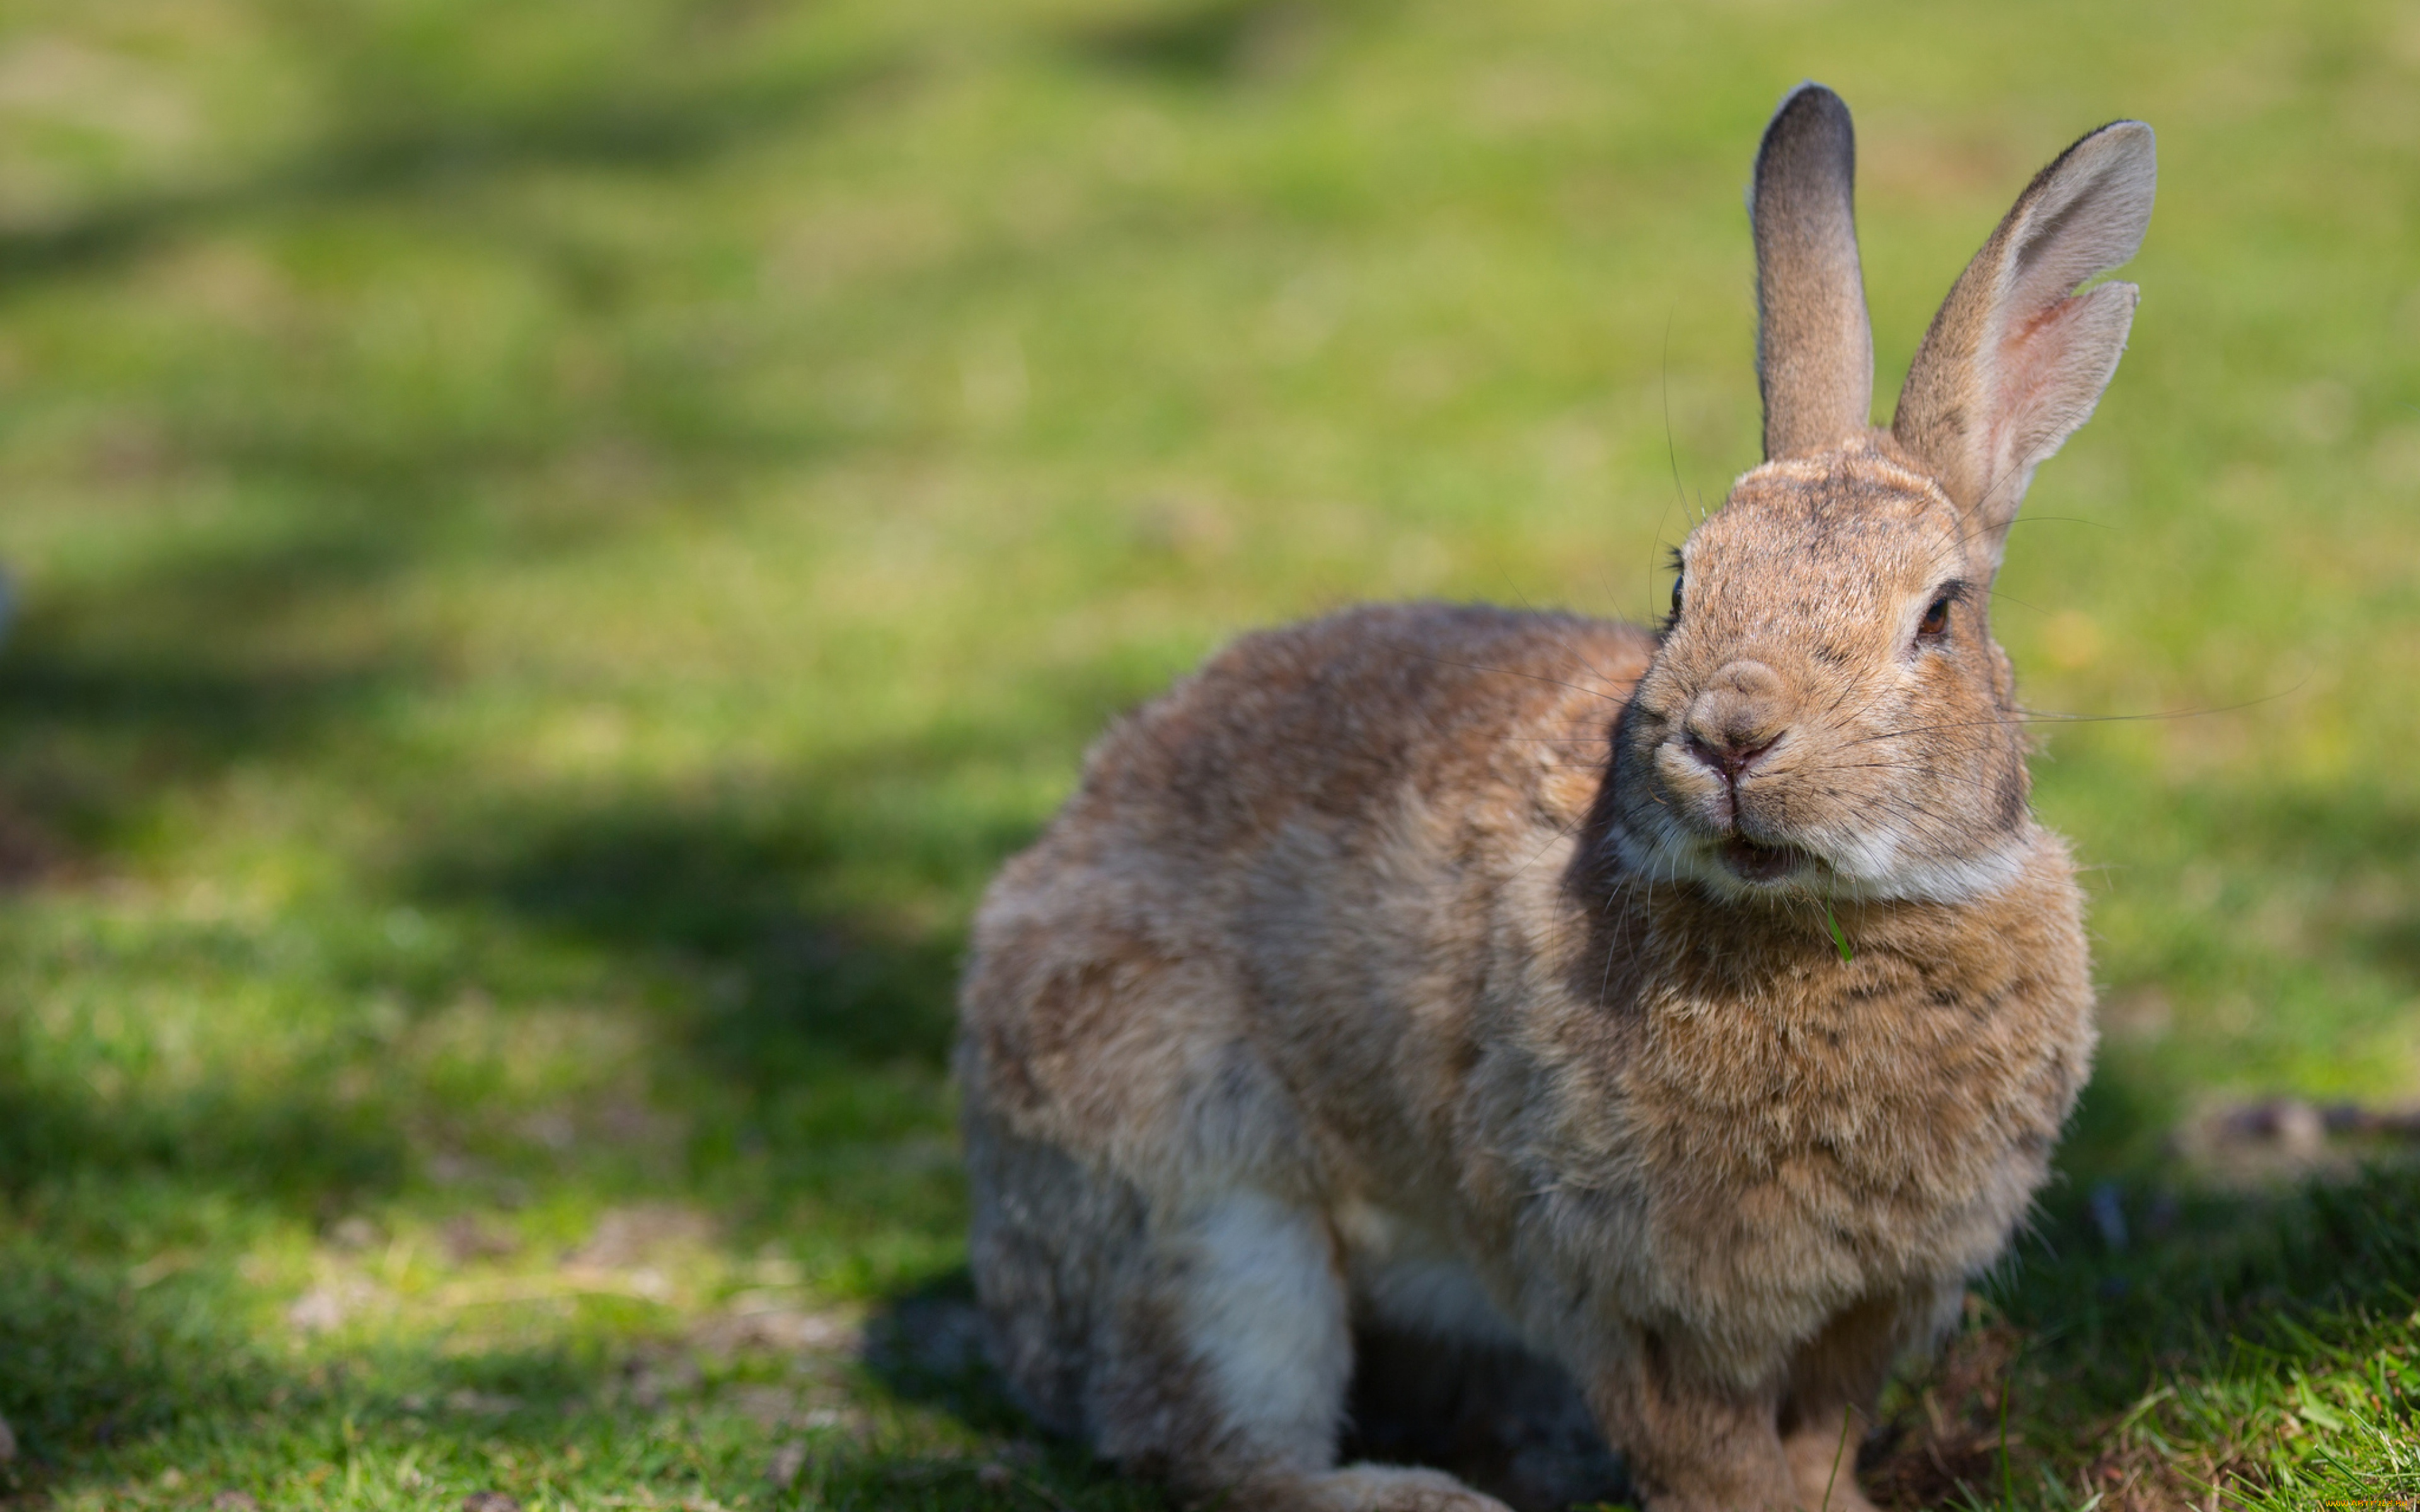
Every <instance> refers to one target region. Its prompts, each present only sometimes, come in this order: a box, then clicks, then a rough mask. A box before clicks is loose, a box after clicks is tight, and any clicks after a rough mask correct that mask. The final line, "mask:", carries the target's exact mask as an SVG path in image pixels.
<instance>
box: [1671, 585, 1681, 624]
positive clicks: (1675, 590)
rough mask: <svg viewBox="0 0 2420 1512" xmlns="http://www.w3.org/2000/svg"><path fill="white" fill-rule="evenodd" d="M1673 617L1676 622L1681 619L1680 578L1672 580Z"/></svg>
mask: <svg viewBox="0 0 2420 1512" xmlns="http://www.w3.org/2000/svg"><path fill="white" fill-rule="evenodd" d="M1672 617H1673V618H1674V619H1676V620H1677V619H1679V618H1680V617H1681V579H1679V578H1678V577H1675V578H1674V579H1672Z"/></svg>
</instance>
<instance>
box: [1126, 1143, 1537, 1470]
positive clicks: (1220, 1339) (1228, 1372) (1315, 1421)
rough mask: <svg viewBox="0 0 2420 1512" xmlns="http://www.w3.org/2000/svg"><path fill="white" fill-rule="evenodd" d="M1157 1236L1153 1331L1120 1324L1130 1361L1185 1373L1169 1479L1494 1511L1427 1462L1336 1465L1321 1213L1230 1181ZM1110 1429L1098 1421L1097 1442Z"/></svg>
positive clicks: (1334, 1345) (1338, 1295) (1339, 1400)
mask: <svg viewBox="0 0 2420 1512" xmlns="http://www.w3.org/2000/svg"><path fill="white" fill-rule="evenodd" d="M1156 1247H1157V1248H1158V1249H1159V1251H1160V1264H1159V1265H1158V1266H1157V1267H1156V1268H1155V1274H1154V1277H1153V1280H1154V1283H1155V1286H1154V1291H1155V1293H1156V1295H1154V1296H1153V1297H1152V1298H1151V1299H1150V1300H1149V1301H1148V1302H1147V1303H1146V1304H1144V1306H1143V1307H1142V1308H1141V1309H1140V1317H1141V1318H1147V1319H1149V1320H1150V1326H1151V1329H1152V1330H1153V1331H1154V1332H1155V1333H1156V1336H1150V1335H1146V1334H1144V1333H1143V1332H1141V1331H1138V1332H1137V1333H1136V1334H1133V1335H1129V1336H1128V1337H1129V1341H1130V1342H1131V1344H1132V1345H1133V1346H1135V1347H1136V1349H1135V1354H1134V1357H1133V1364H1134V1365H1138V1366H1140V1367H1141V1371H1142V1372H1148V1373H1149V1374H1150V1375H1151V1376H1152V1377H1153V1378H1154V1379H1156V1381H1160V1382H1163V1383H1168V1382H1175V1381H1181V1382H1183V1390H1184V1391H1185V1393H1186V1395H1187V1397H1188V1398H1189V1399H1188V1400H1187V1403H1186V1406H1185V1410H1184V1411H1183V1412H1181V1413H1180V1414H1179V1415H1178V1416H1177V1418H1176V1419H1174V1421H1182V1422H1184V1423H1185V1425H1186V1426H1185V1427H1183V1428H1182V1429H1181V1430H1180V1432H1179V1433H1178V1434H1177V1435H1176V1436H1175V1442H1172V1443H1170V1444H1169V1445H1168V1448H1167V1453H1168V1456H1169V1458H1168V1460H1167V1473H1168V1474H1169V1476H1170V1478H1171V1480H1173V1481H1175V1482H1176V1483H1177V1484H1178V1485H1180V1486H1182V1487H1185V1488H1187V1489H1193V1490H1197V1491H1202V1492H1210V1493H1216V1492H1218V1491H1220V1490H1227V1491H1231V1492H1233V1493H1235V1494H1237V1495H1240V1496H1242V1497H1243V1498H1244V1500H1243V1501H1242V1502H1240V1503H1239V1504H1249V1505H1252V1506H1260V1507H1269V1508H1272V1509H1275V1508H1280V1507H1282V1508H1289V1509H1293V1508H1299V1509H1301V1512H1481V1509H1487V1512H1502V1506H1501V1504H1500V1503H1497V1502H1495V1501H1493V1500H1492V1499H1489V1498H1486V1497H1482V1496H1481V1495H1479V1494H1478V1493H1477V1492H1475V1491H1472V1490H1470V1489H1467V1488H1466V1487H1465V1486H1463V1485H1462V1484H1461V1483H1460V1482H1459V1481H1456V1480H1454V1479H1453V1478H1452V1477H1451V1476H1450V1475H1445V1474H1441V1473H1437V1472H1435V1471H1424V1470H1403V1469H1395V1468H1391V1467H1383V1466H1376V1465H1351V1466H1346V1467H1344V1468H1342V1469H1336V1468H1333V1467H1334V1465H1335V1459H1336V1443H1337V1438H1338V1434H1339V1431H1340V1429H1341V1427H1342V1419H1343V1414H1344V1401H1345V1391H1346V1388H1347V1386H1348V1384H1349V1383H1350V1380H1351V1376H1352V1368H1353V1340H1352V1333H1351V1329H1350V1327H1349V1324H1348V1320H1347V1316H1346V1308H1347V1304H1346V1293H1345V1285H1344V1278H1343V1273H1342V1267H1341V1265H1340V1264H1339V1261H1338V1257H1337V1253H1336V1245H1335V1240H1334V1237H1333V1235H1332V1233H1331V1231H1330V1229H1329V1227H1328V1225H1327V1224H1326V1221H1325V1220H1324V1219H1323V1218H1322V1217H1321V1216H1320V1215H1318V1214H1317V1213H1315V1212H1312V1211H1307V1210H1306V1209H1304V1208H1302V1207H1299V1206H1296V1205H1295V1204H1292V1203H1289V1202H1286V1201H1283V1200H1280V1199H1279V1198H1277V1197H1274V1196H1268V1195H1266V1194H1264V1193H1262V1192H1258V1191H1254V1190H1251V1189H1249V1188H1236V1189H1231V1190H1229V1191H1226V1192H1223V1193H1220V1194H1218V1195H1217V1196H1214V1197H1211V1198H1210V1199H1208V1200H1206V1201H1203V1202H1201V1203H1199V1204H1196V1205H1194V1206H1193V1207H1192V1209H1191V1211H1189V1212H1188V1213H1187V1215H1186V1216H1185V1217H1184V1218H1182V1219H1180V1220H1178V1221H1176V1222H1172V1223H1170V1224H1168V1225H1166V1226H1165V1227H1164V1228H1163V1229H1162V1237H1161V1238H1160V1241H1159V1242H1158V1244H1157V1246H1156ZM1171 1366H1173V1368H1171ZM1130 1421H1135V1422H1136V1426H1138V1427H1140V1426H1142V1424H1141V1422H1140V1420H1132V1419H1130ZM1159 1421H1161V1422H1167V1421H1171V1419H1167V1418H1162V1419H1159ZM1156 1426H1157V1425H1156V1423H1155V1424H1154V1425H1153V1427H1154V1428H1156ZM1104 1427H1105V1429H1106V1428H1107V1427H1109V1425H1107V1424H1104ZM1109 1441H1110V1435H1109V1433H1108V1432H1107V1431H1105V1432H1104V1434H1103V1448H1104V1449H1105V1450H1109V1449H1110V1442H1109ZM1111 1452H1115V1451H1113V1450H1112V1451H1111Z"/></svg>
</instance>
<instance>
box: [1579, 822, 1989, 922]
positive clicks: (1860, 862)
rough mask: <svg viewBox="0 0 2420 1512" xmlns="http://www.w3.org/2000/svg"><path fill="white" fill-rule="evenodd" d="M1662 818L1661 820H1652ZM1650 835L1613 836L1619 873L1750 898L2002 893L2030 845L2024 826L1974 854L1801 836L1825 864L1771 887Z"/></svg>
mask: <svg viewBox="0 0 2420 1512" xmlns="http://www.w3.org/2000/svg"><path fill="white" fill-rule="evenodd" d="M1657 817H1658V818H1659V819H1661V818H1662V816H1661V815H1658V816H1657ZM1654 827H1655V830H1656V833H1654V834H1652V835H1643V834H1640V833H1639V832H1638V831H1637V829H1636V828H1634V827H1633V826H1632V825H1631V824H1629V823H1628V822H1627V821H1626V820H1625V821H1619V822H1617V823H1616V825H1615V826H1614V828H1613V832H1612V836H1611V839H1612V841H1613V848H1614V854H1615V856H1617V857H1618V858H1619V859H1620V860H1621V865H1622V869H1623V870H1624V871H1627V872H1633V873H1636V874H1637V876H1638V877H1640V878H1641V879H1642V880H1645V881H1649V882H1696V883H1699V884H1700V885H1702V886H1703V887H1706V888H1707V889H1709V890H1710V891H1712V892H1714V894H1715V896H1717V897H1721V898H1747V897H1752V896H1755V895H1757V894H1760V893H1765V894H1770V893H1783V892H1789V891H1792V890H1793V889H1798V890H1810V891H1816V892H1822V893H1829V894H1833V895H1836V896H1838V897H1843V898H1852V899H1859V900H1870V901H1873V902H1884V901H1891V902H1900V903H1972V902H1973V901H1974V900H1976V899H1978V898H1982V897H1988V896H1989V895H1991V894H1993V893H1995V892H1997V891H1999V890H2000V889H2001V888H2003V887H2007V886H2008V885H2009V884H2010V883H2012V882H2014V881H2015V880H2016V879H2017V874H2018V873H2019V872H2022V871H2023V870H2024V864H2025V855H2026V853H2027V852H2028V851H2030V850H2031V849H2032V848H2033V841H2034V834H2035V831H2034V826H2033V825H2031V824H2027V825H2025V826H2024V828H2023V829H2021V830H2019V831H2017V832H2016V833H2015V834H2013V835H2010V836H2009V837H2008V838H2007V839H2005V840H2003V841H2000V842H1999V843H1998V844H1996V845H1994V846H1993V847H1992V848H1991V849H1990V850H1987V851H1982V852H1978V854H1976V855H1973V856H1909V855H1908V854H1907V845H1906V841H1905V840H1904V839H1903V838H1902V837H1900V836H1897V835H1891V834H1873V835H1860V836H1855V837H1853V838H1850V839H1848V840H1845V841H1837V840H1834V839H1832V838H1831V837H1828V836H1827V837H1823V838H1822V839H1821V840H1818V838H1817V837H1813V836H1806V837H1801V838H1800V839H1798V840H1797V841H1794V843H1795V844H1797V845H1798V846H1799V848H1800V849H1802V850H1805V851H1807V853H1808V854H1810V855H1813V856H1820V857H1822V859H1823V866H1822V867H1812V866H1807V865H1803V864H1802V865H1800V866H1797V867H1794V868H1792V870H1791V871H1790V872H1788V873H1787V874H1786V875H1784V876H1781V877H1778V878H1776V879H1775V880H1773V881H1771V882H1750V881H1747V880H1746V879H1745V878H1743V877H1742V876H1740V875H1739V873H1738V872H1733V871H1732V870H1731V869H1730V867H1729V866H1726V865H1725V864H1724V863H1723V859H1722V857H1721V856H1720V855H1719V854H1718V852H1717V850H1716V848H1715V846H1714V844H1712V843H1710V842H1709V841H1708V840H1707V839H1706V838H1705V837H1702V836H1698V835H1692V834H1689V833H1687V832H1686V831H1683V829H1681V827H1680V826H1679V825H1676V824H1673V823H1671V822H1670V821H1669V820H1664V821H1663V822H1662V823H1659V824H1657V825H1655V826H1654Z"/></svg>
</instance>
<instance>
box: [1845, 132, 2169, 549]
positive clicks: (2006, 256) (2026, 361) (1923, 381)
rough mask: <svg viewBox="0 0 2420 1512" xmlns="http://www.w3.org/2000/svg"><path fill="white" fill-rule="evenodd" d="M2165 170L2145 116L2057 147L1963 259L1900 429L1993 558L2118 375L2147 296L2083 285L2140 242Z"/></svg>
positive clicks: (1912, 380) (1911, 372)
mask: <svg viewBox="0 0 2420 1512" xmlns="http://www.w3.org/2000/svg"><path fill="white" fill-rule="evenodd" d="M2157 169H2158V162H2157V158H2156V155H2155V153H2154V151H2153V147H2152V140H2151V129H2150V128H2149V127H2148V126H2146V125H2144V124H2143V123H2142V122H2141V121H2117V122H2113V123H2112V124H2110V125H2107V126H2104V127H2102V128H2101V130H2099V131H2094V132H2092V133H2091V134H2090V135H2088V136H2086V137H2085V138H2084V139H2083V140H2082V141H2080V142H2078V143H2076V144H2075V145H2074V146H2073V147H2069V148H2068V149H2067V150H2066V151H2065V152H2063V153H2060V154H2059V156H2058V160H2057V161H2056V162H2053V163H2052V164H2051V165H2050V166H2049V167H2047V168H2044V169H2043V170H2042V171H2041V172H2040V174H2037V175H2036V176H2035V177H2034V181H2033V182H2032V183H2030V184H2028V185H2026V186H2025V192H2024V193H2023V194H2020V195H2019V196H2017V203H2016V207H2015V208H2013V209H2011V210H2009V214H2008V217H2007V219H2005V220H2003V221H2002V222H2001V223H2000V225H1999V229H1998V230H1996V231H1993V233H1992V239H1991V240H1989V241H1987V242H1985V243H1983V250H1982V251H1980V252H1978V253H1977V254H1976V255H1975V260H1974V261H1973V262H1971V263H1969V264H1967V266H1966V271H1965V272H1964V273H1962V274H1961V275H1960V277H1959V279H1958V283H1957V285H1955V286H1954V287H1952V288H1951V289H1950V291H1949V298H1948V299H1947V301H1944V302H1943V304H1942V306H1941V313H1940V314H1938V315H1936V316H1933V317H1932V328H1931V330H1930V331H1928V332H1925V336H1924V345H1923V346H1922V347H1919V348H1918V349H1917V351H1916V362H1915V363H1914V365H1912V366H1911V367H1910V368H1909V369H1908V374H1907V385H1906V387H1904V388H1902V389H1901V390H1900V396H1899V413H1898V415H1897V417H1896V418H1895V419H1893V420H1892V422H1891V433H1892V434H1893V435H1894V436H1895V437H1897V438H1898V440H1899V442H1900V445H1901V446H1903V447H1905V448H1906V449H1907V450H1908V451H1909V452H1910V453H1912V454H1914V455H1916V457H1917V458H1919V459H1920V460H1922V461H1923V462H1924V463H1925V464H1926V465H1927V466H1928V467H1930V468H1931V470H1932V471H1933V474H1934V476H1935V477H1937V478H1939V479H1940V481H1941V486H1942V487H1943V488H1944V489H1946V490H1947V492H1948V495H1949V499H1950V501H1951V502H1952V503H1954V504H1956V505H1957V506H1958V508H1959V509H1960V511H1961V512H1962V513H1963V514H1965V515H1966V517H1967V518H1968V519H1969V521H1970V522H1971V524H1970V527H1969V528H1970V529H1973V530H1977V531H1978V532H1982V533H1983V536H1984V538H1985V539H1986V540H1987V541H1988V542H1989V544H1990V546H1991V548H1992V553H1993V560H1994V561H1997V560H1998V556H1999V550H2000V545H2001V542H2002V541H2003V540H2004V539H2005V538H2006V534H2007V532H2008V528H2009V523H2010V522H2011V521H2013V520H2014V519H2015V518H2016V516H2017V504H2018V502H2019V501H2022V500H2023V499H2024V493H2025V486H2026V485H2027V484H2028V483H2030V482H2032V481H2033V475H2034V469H2035V467H2037V466H2038V465H2040V463H2041V461H2042V460H2043V459H2044V458H2046V457H2048V456H2049V455H2051V454H2052V453H2053V452H2055V451H2057V450H2058V447H2059V443H2060V442H2061V441H2064V440H2067V438H2068V436H2069V435H2070V434H2071V433H2072V432H2073V431H2074V429H2075V427H2076V426H2078V425H2081V424H2084V422H2085V421H2086V419H2087V418H2089V417H2090V415H2091V413H2092V407H2093V406H2094V405H2095V404H2098V403H2099V402H2100V400H2101V391H2102V390H2103V389H2105V388H2107V387H2108V386H2109V379H2110V378H2111V376H2112V375H2114V374H2115V373H2116V372H2117V371H2118V354H2119V353H2121V352H2123V351H2124V350H2125V349H2126V332H2127V331H2128V329H2129V328H2130V327H2132V326H2133V323H2134V301H2135V299H2136V298H2137V292H2138V291H2137V290H2136V289H2135V287H2134V285H2132V284H2103V285H2100V286H2099V287H2097V288H2093V289H2090V290H2088V291H2086V293H2083V294H2080V295H2079V294H2077V293H2076V292H2075V288H2076V285H2079V284H2082V283H2083V282H2084V281H2085V280H2086V279H2087V278H2092V277H2095V276H2097V275H2099V274H2101V273H2105V272H2107V271H2108V270H2110V269H2112V268H2115V267H2117V266H2118V265H2119V264H2120V263H2123V262H2125V261H2127V260H2128V259H2129V258H2131V257H2133V255H2134V252H2135V249H2136V248H2138V247H2140V246H2141V245H2142V244H2143V232H2144V230H2145V228H2146V227H2148V226H2149V224H2150V221H2151V192H2152V187H2153V183H2154V180H2155V178H2156V177H2157Z"/></svg>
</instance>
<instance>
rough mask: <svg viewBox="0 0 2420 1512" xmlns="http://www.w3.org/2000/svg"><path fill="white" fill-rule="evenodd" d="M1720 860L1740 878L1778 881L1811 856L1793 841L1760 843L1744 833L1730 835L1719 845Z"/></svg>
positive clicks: (1754, 880)
mask: <svg viewBox="0 0 2420 1512" xmlns="http://www.w3.org/2000/svg"><path fill="white" fill-rule="evenodd" d="M1719 850H1720V852H1721V855H1722V857H1723V864H1724V865H1725V866H1728V867H1730V869H1731V872H1732V874H1734V875H1735V876H1737V877H1738V878H1739V879H1740V880H1741V881H1743V882H1779V881H1780V880H1782V879H1783V878H1784V877H1787V876H1788V875H1790V873H1792V872H1795V871H1797V870H1798V867H1799V863H1801V862H1803V861H1807V860H1809V859H1812V857H1810V856H1807V853H1806V852H1805V851H1802V850H1800V849H1799V848H1798V847H1797V846H1795V845H1760V844H1758V843H1757V842H1756V841H1752V840H1750V839H1748V838H1747V837H1746V836H1745V835H1731V836H1729V837H1727V838H1725V840H1724V841H1723V842H1722V844H1721V846H1720V847H1719Z"/></svg>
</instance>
